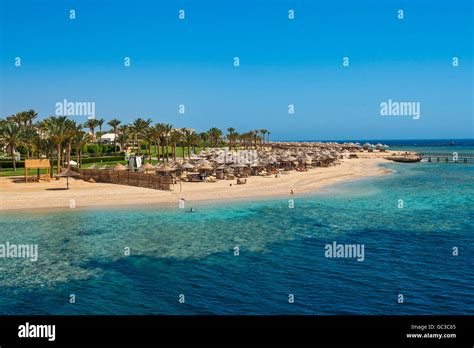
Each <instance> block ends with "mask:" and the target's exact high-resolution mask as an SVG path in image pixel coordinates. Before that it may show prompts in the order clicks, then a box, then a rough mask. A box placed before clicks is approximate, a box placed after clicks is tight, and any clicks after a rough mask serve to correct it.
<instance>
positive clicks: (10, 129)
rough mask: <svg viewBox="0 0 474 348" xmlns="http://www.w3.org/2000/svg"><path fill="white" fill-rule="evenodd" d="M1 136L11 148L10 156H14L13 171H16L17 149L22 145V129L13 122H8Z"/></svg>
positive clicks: (3, 127)
mask: <svg viewBox="0 0 474 348" xmlns="http://www.w3.org/2000/svg"><path fill="white" fill-rule="evenodd" d="M1 135H2V138H3V141H4V142H5V145H6V146H7V147H9V148H10V154H11V156H12V162H13V170H14V171H16V159H15V149H16V147H17V146H18V145H19V144H20V140H21V139H20V137H21V132H20V127H19V126H18V124H17V123H14V122H13V121H10V122H6V123H5V124H4V125H3V126H2V129H1Z"/></svg>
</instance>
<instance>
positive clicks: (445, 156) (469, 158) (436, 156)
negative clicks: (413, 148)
mask: <svg viewBox="0 0 474 348" xmlns="http://www.w3.org/2000/svg"><path fill="white" fill-rule="evenodd" d="M420 156H421V157H422V159H424V160H426V161H427V162H434V163H474V154H467V153H431V152H430V153H420Z"/></svg>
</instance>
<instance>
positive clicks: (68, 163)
mask: <svg viewBox="0 0 474 348" xmlns="http://www.w3.org/2000/svg"><path fill="white" fill-rule="evenodd" d="M67 169H71V142H69V143H67Z"/></svg>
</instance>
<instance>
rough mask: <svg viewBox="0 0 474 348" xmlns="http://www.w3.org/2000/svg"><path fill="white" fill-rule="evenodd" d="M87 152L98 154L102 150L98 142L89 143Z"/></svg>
mask: <svg viewBox="0 0 474 348" xmlns="http://www.w3.org/2000/svg"><path fill="white" fill-rule="evenodd" d="M87 152H88V153H90V154H93V155H97V154H98V153H99V152H100V146H99V145H97V144H89V145H87Z"/></svg>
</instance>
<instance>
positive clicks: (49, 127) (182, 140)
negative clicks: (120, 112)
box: [0, 110, 270, 173]
mask: <svg viewBox="0 0 474 348" xmlns="http://www.w3.org/2000/svg"><path fill="white" fill-rule="evenodd" d="M105 122H106V121H105V120H104V119H103V118H94V119H89V120H87V121H85V122H84V123H81V124H79V123H77V122H76V121H75V120H72V119H70V118H68V117H67V116H49V117H47V118H45V119H43V120H38V113H37V112H35V111H34V110H28V111H22V112H18V113H16V114H14V115H11V116H8V117H6V118H5V119H1V118H0V150H2V151H3V152H6V153H7V154H8V155H9V156H10V157H11V158H12V164H13V169H14V170H16V160H17V156H18V155H22V156H23V157H24V158H26V159H28V158H40V157H46V158H49V159H51V160H52V159H54V158H56V160H57V162H56V163H57V173H60V171H61V167H67V168H69V167H70V161H71V156H72V155H74V156H75V158H76V162H77V163H78V164H80V163H81V161H82V156H83V152H84V148H85V147H86V145H88V144H101V143H102V141H101V136H102V135H103V134H104V133H105V132H102V128H103V126H104V124H105ZM106 124H107V125H108V126H109V127H110V130H109V132H110V133H113V134H114V149H115V151H117V149H118V147H120V150H121V152H123V151H124V150H125V149H126V148H129V147H131V148H132V149H133V150H135V151H134V152H135V153H136V154H137V155H146V156H148V158H149V160H150V162H151V160H152V154H153V148H155V149H156V156H157V158H158V160H159V161H163V162H165V161H170V159H172V160H176V149H177V147H181V148H182V156H183V159H184V158H185V156H186V152H187V156H188V158H189V157H190V156H191V151H193V152H195V150H196V147H201V148H206V147H222V146H229V147H230V148H247V149H248V148H256V147H259V146H264V145H265V144H266V143H269V142H270V131H268V130H266V129H258V130H251V131H247V132H244V133H239V132H237V130H236V129H235V128H233V127H229V128H227V129H226V131H227V133H226V134H224V132H223V131H222V130H220V129H219V128H216V127H212V128H211V129H209V130H207V131H203V132H196V131H195V130H193V129H191V128H175V127H173V125H171V124H167V123H154V122H153V121H152V120H151V119H144V118H136V119H134V120H133V121H132V122H130V123H126V124H123V123H122V122H121V121H120V120H119V119H116V118H112V119H110V120H109V121H107V123H106ZM97 129H98V132H96V130H97ZM170 147H171V152H170V151H169V149H170ZM54 156H55V157H54Z"/></svg>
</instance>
